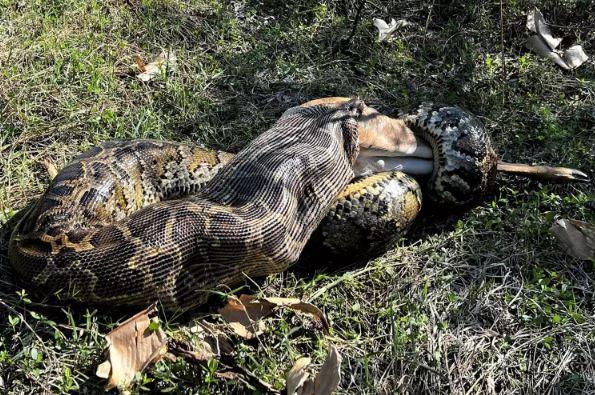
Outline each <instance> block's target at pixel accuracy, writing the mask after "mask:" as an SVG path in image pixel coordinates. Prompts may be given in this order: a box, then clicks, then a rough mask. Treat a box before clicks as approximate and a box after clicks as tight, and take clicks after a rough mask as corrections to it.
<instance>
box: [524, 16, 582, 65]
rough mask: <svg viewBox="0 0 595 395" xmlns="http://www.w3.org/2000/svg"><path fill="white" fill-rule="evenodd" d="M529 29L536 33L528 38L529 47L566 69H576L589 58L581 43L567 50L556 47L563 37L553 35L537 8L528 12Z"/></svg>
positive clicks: (527, 44)
mask: <svg viewBox="0 0 595 395" xmlns="http://www.w3.org/2000/svg"><path fill="white" fill-rule="evenodd" d="M527 29H529V30H530V31H532V32H534V33H536V34H535V35H533V36H531V37H529V38H527V43H526V46H527V48H529V49H530V50H532V51H534V52H535V53H536V54H538V55H540V56H543V57H546V58H548V59H550V60H551V61H553V62H554V63H556V64H557V65H558V66H560V67H562V68H563V69H565V70H570V69H575V68H577V67H579V66H580V65H582V64H583V63H584V62H586V61H587V59H589V57H588V56H587V54H585V52H584V51H583V48H582V47H581V46H580V45H574V46H572V47H570V48H568V49H567V50H560V49H556V48H557V47H558V45H560V43H561V42H562V39H561V38H554V37H553V36H552V33H551V32H550V29H549V27H548V26H547V23H546V22H545V18H544V17H543V14H542V13H541V12H540V11H539V10H538V9H537V8H535V9H533V10H532V11H530V12H529V13H528V14H527Z"/></svg>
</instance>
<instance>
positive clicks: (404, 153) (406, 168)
mask: <svg viewBox="0 0 595 395" xmlns="http://www.w3.org/2000/svg"><path fill="white" fill-rule="evenodd" d="M358 129H359V137H360V153H359V156H358V158H357V161H356V162H355V165H354V171H355V173H356V175H364V174H369V173H376V172H379V171H390V170H394V169H396V170H401V171H403V172H404V173H407V174H409V175H413V176H416V175H429V174H431V173H432V171H433V169H434V155H433V152H432V148H431V147H430V146H429V145H428V144H427V143H426V142H425V141H423V140H422V139H420V138H419V137H417V136H415V135H414V134H413V131H412V130H411V129H410V128H409V127H407V125H405V122H404V121H403V120H401V119H395V118H390V117H388V116H386V115H382V114H380V113H379V112H378V111H376V110H374V109H373V108H370V107H367V106H366V107H365V108H364V111H363V113H362V115H361V117H360V118H359V120H358Z"/></svg>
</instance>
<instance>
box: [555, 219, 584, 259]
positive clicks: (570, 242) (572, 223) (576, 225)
mask: <svg viewBox="0 0 595 395" xmlns="http://www.w3.org/2000/svg"><path fill="white" fill-rule="evenodd" d="M550 232H552V233H553V234H554V236H556V238H557V239H558V242H559V243H560V245H561V246H562V247H563V248H564V250H565V251H566V253H567V254H569V255H572V256H573V257H575V258H579V259H584V260H588V259H591V258H594V257H595V226H594V225H593V224H590V223H588V222H583V221H578V220H576V219H559V220H557V221H556V222H554V224H553V225H552V227H551V228H550Z"/></svg>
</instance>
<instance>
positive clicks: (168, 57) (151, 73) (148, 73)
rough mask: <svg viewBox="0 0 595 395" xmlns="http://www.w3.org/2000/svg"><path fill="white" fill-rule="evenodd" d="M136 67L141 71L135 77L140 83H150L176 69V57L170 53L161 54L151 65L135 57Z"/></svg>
mask: <svg viewBox="0 0 595 395" xmlns="http://www.w3.org/2000/svg"><path fill="white" fill-rule="evenodd" d="M135 63H136V67H137V68H138V69H139V70H140V71H141V73H140V74H138V75H137V76H136V78H138V79H139V80H141V81H145V82H147V81H151V80H152V79H154V78H155V77H158V76H160V75H162V74H163V73H167V72H171V71H173V70H175V69H176V66H177V58H176V55H175V54H174V53H173V52H171V51H168V52H165V51H163V52H161V54H159V56H157V58H155V60H153V61H152V62H151V63H146V64H145V62H144V61H143V60H142V59H141V58H140V56H137V57H136V59H135Z"/></svg>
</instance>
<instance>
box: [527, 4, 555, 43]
mask: <svg viewBox="0 0 595 395" xmlns="http://www.w3.org/2000/svg"><path fill="white" fill-rule="evenodd" d="M527 29H529V30H531V31H532V32H533V33H537V35H538V36H540V37H541V38H542V39H543V41H544V42H545V44H547V46H548V47H549V48H550V50H554V49H556V47H558V45H560V43H561V42H562V39H561V38H554V37H553V36H552V33H551V32H550V28H549V27H548V25H547V24H546V22H545V18H544V17H543V14H542V13H541V11H539V10H538V9H537V8H534V9H533V10H532V11H530V12H529V14H527Z"/></svg>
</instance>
